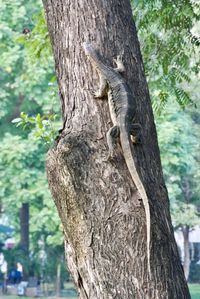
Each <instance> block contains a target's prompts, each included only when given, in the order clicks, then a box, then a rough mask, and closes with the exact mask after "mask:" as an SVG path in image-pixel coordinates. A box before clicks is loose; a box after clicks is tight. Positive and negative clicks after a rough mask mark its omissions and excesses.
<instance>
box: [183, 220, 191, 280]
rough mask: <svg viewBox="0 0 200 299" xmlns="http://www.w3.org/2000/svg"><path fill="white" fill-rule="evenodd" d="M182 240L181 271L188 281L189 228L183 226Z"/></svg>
mask: <svg viewBox="0 0 200 299" xmlns="http://www.w3.org/2000/svg"><path fill="white" fill-rule="evenodd" d="M182 232H183V239H184V263H183V269H184V273H185V278H186V280H188V277H189V272H190V243H189V226H188V225H185V226H184V227H182Z"/></svg>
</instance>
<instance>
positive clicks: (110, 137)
mask: <svg viewBox="0 0 200 299" xmlns="http://www.w3.org/2000/svg"><path fill="white" fill-rule="evenodd" d="M119 134H120V130H119V127H118V126H113V127H112V128H110V129H109V130H108V132H107V134H106V137H107V144H108V149H109V155H108V160H109V159H113V157H114V148H115V144H116V139H117V138H119Z"/></svg>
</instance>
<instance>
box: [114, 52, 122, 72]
mask: <svg viewBox="0 0 200 299" xmlns="http://www.w3.org/2000/svg"><path fill="white" fill-rule="evenodd" d="M113 61H114V62H115V64H116V65H117V67H116V68H114V70H115V71H116V72H118V73H124V72H125V67H124V64H123V61H122V55H118V56H117V58H114V59H113Z"/></svg>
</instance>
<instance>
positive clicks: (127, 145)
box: [120, 128, 151, 277]
mask: <svg viewBox="0 0 200 299" xmlns="http://www.w3.org/2000/svg"><path fill="white" fill-rule="evenodd" d="M120 141H121V147H122V150H123V154H124V158H125V161H126V165H127V167H128V170H129V173H130V175H131V177H132V180H133V182H134V184H135V186H136V189H137V190H138V192H139V193H140V196H141V199H142V202H143V204H144V209H145V215H146V228H147V264H148V272H149V274H150V277H151V268H150V236H151V221H150V207H149V201H148V197H147V194H146V191H145V189H144V186H143V184H142V182H141V179H140V177H139V175H138V173H137V170H136V167H135V162H134V159H133V155H132V151H131V147H132V142H131V139H130V135H129V134H128V133H127V130H126V129H125V128H124V129H122V130H120Z"/></svg>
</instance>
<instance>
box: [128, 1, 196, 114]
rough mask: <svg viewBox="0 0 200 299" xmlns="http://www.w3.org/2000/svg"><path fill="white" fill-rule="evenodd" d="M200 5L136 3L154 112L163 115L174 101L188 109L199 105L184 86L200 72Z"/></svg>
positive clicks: (186, 2)
mask: <svg viewBox="0 0 200 299" xmlns="http://www.w3.org/2000/svg"><path fill="white" fill-rule="evenodd" d="M198 3H199V1H190V0H184V1H182V0H179V1H176V3H175V2H172V1H165V0H152V1H146V0H141V1H137V0H133V1H132V5H133V11H134V18H135V20H136V25H137V29H138V34H139V39H140V44H141V50H142V54H143V58H144V62H145V69H146V76H147V80H148V82H149V87H150V92H151V96H152V101H153V107H154V110H155V111H156V112H157V113H158V114H160V113H161V111H163V109H164V107H165V106H166V104H167V102H168V101H169V100H170V99H171V98H173V99H175V100H176V101H177V102H178V104H179V105H180V106H181V107H182V108H184V107H186V106H187V105H188V104H195V101H196V99H195V98H193V97H192V96H191V95H190V94H189V93H188V92H187V91H186V90H185V89H184V86H183V83H188V84H189V83H190V81H191V76H192V74H196V73H197V72H199V44H200V35H198V33H197V31H196V27H197V24H198V20H199V14H198V13H199V7H200V5H199V6H198Z"/></svg>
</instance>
